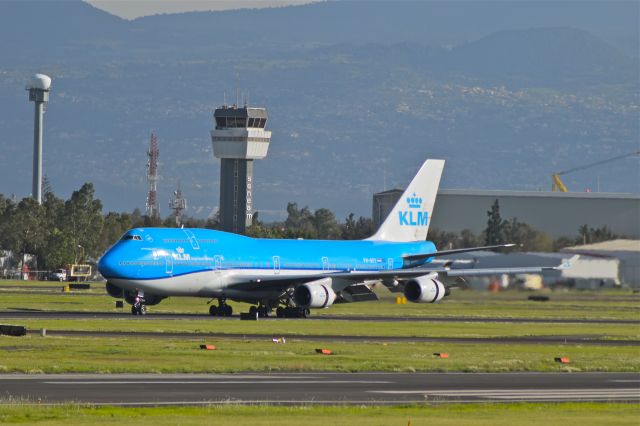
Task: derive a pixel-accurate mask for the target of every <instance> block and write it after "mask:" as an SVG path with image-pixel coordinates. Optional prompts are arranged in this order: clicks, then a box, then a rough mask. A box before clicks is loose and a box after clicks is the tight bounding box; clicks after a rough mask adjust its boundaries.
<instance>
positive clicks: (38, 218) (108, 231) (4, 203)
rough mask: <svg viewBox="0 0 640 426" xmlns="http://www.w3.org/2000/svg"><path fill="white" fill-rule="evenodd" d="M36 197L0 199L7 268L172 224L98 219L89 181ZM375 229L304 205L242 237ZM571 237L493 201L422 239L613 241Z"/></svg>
mask: <svg viewBox="0 0 640 426" xmlns="http://www.w3.org/2000/svg"><path fill="white" fill-rule="evenodd" d="M43 192H44V196H43V202H42V204H38V203H37V202H36V201H35V200H34V199H32V198H30V197H28V198H24V199H22V200H20V201H14V200H12V199H10V198H6V197H5V196H4V195H2V194H0V251H2V250H4V251H9V252H11V253H13V257H12V258H11V259H10V262H9V263H10V266H14V267H17V266H21V265H22V262H23V261H24V259H25V254H31V255H34V257H35V261H34V262H33V264H31V265H30V267H31V269H34V268H37V269H40V270H52V269H56V268H60V267H64V266H65V265H69V264H73V263H82V262H86V261H91V260H95V259H98V258H99V257H100V255H101V254H102V253H103V252H104V251H105V250H106V249H107V248H109V247H110V246H111V245H112V244H113V243H115V242H116V241H117V240H118V239H119V238H120V237H121V236H122V234H124V233H125V232H126V231H127V230H129V229H131V228H136V227H155V226H163V227H176V226H178V225H177V224H176V221H175V216H173V215H169V216H167V217H166V218H164V220H157V221H153V220H152V219H151V218H149V217H148V216H146V215H144V214H142V212H141V211H140V210H139V209H135V210H134V211H133V212H131V213H116V212H108V213H106V214H104V213H103V212H102V208H103V206H102V202H101V201H100V200H99V199H96V198H95V190H94V187H93V184H91V183H85V184H84V185H82V187H81V188H80V189H78V190H77V191H74V192H73V193H72V194H71V197H70V198H69V199H68V200H63V199H61V198H59V197H57V196H56V195H55V194H54V193H53V191H51V189H50V187H49V185H47V184H46V183H45V185H44V191H43ZM182 225H183V226H184V227H188V228H208V229H219V228H220V223H219V219H218V216H217V215H216V216H214V217H212V218H209V219H198V218H192V217H183V220H182ZM374 231H375V229H374V225H373V221H372V220H371V219H370V218H365V217H362V216H360V217H358V218H356V217H355V215H354V214H353V213H351V214H349V215H348V216H347V217H346V218H345V220H344V221H343V222H341V221H339V220H338V219H337V218H336V216H335V214H334V213H333V212H332V211H330V210H328V209H326V208H319V209H317V210H315V211H313V210H311V209H310V208H309V207H306V206H305V207H302V208H300V207H299V206H298V204H297V203H288V204H287V218H286V219H285V220H284V221H276V222H270V223H264V222H262V221H261V220H260V218H259V213H258V212H256V213H255V214H254V217H253V223H252V225H251V226H250V227H248V229H247V235H249V236H251V237H256V238H292V239H297V238H303V239H333V240H338V239H342V240H356V239H363V238H367V237H369V236H371V235H373V233H374ZM578 234H579V235H578V236H577V237H575V238H569V237H561V238H557V239H555V240H554V239H552V238H550V237H549V236H548V235H546V234H545V233H543V232H541V231H538V230H536V229H534V228H533V227H531V226H530V225H528V224H526V223H523V222H520V221H518V220H517V219H516V218H510V219H503V218H502V217H501V215H500V206H499V203H498V200H496V201H495V202H494V204H493V205H492V207H491V209H490V210H489V211H488V212H487V227H486V228H485V230H484V231H483V232H481V233H480V234H475V233H473V232H472V231H470V230H463V231H461V232H459V233H456V232H445V231H440V230H438V229H430V230H429V235H428V239H430V240H431V241H433V242H434V243H435V245H436V247H438V248H439V249H449V248H462V247H475V246H482V245H495V244H503V243H516V244H518V247H517V248H516V249H517V250H523V251H555V250H558V249H560V248H562V247H567V246H571V245H578V244H585V243H594V242H599V241H605V240H610V239H614V238H617V237H618V236H617V235H615V234H614V233H613V232H611V230H609V229H608V228H607V227H606V226H605V227H602V228H590V227H589V226H587V225H583V226H581V227H580V228H579V230H578ZM0 255H1V253H0ZM6 266H7V265H5V267H6Z"/></svg>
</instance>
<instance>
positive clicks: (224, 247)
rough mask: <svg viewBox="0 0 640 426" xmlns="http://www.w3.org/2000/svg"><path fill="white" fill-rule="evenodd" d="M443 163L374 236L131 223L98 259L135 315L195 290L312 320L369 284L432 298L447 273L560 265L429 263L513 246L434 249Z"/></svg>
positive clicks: (364, 295) (225, 312)
mask: <svg viewBox="0 0 640 426" xmlns="http://www.w3.org/2000/svg"><path fill="white" fill-rule="evenodd" d="M443 169H444V160H433V159H428V160H426V161H425V162H424V163H423V164H422V167H421V168H420V170H419V171H418V172H417V174H416V175H415V177H414V178H413V180H412V181H411V183H410V184H409V186H407V189H406V190H405V192H404V193H403V195H402V197H401V198H400V199H399V200H398V202H397V203H396V205H395V206H394V207H393V210H392V211H391V213H390V214H389V216H388V217H387V218H386V219H385V221H384V222H383V223H382V225H381V226H380V228H379V229H378V230H377V231H376V233H375V234H374V235H372V236H371V237H369V238H367V239H365V240H353V241H347V240H338V241H336V240H301V239H298V240H286V239H262V238H251V237H247V236H244V235H237V234H232V233H227V232H222V231H217V230H210V229H196V228H189V229H187V228H135V229H131V230H129V231H127V232H126V233H125V234H124V235H123V236H122V238H121V239H120V240H119V241H118V242H116V243H115V244H114V245H113V246H112V247H111V248H109V249H108V250H107V251H106V252H105V253H104V255H103V256H102V257H101V258H100V260H99V262H98V270H99V271H100V273H101V274H102V276H103V277H104V278H105V279H106V280H107V284H106V290H107V292H108V293H109V295H111V296H112V297H115V298H124V299H125V301H126V302H127V303H129V304H131V305H132V306H131V313H132V314H133V315H144V314H145V313H146V310H147V308H146V307H147V305H155V304H157V303H159V302H160V301H162V300H163V299H165V298H167V297H170V296H198V297H204V298H208V299H210V300H209V303H211V302H212V301H213V300H214V299H217V301H218V304H217V305H215V304H212V305H211V306H210V308H209V314H210V315H213V316H216V315H217V316H231V315H232V313H233V310H232V308H231V306H230V305H228V304H227V303H226V301H227V300H233V301H236V302H244V303H248V304H250V305H251V307H250V308H249V312H248V313H246V314H244V315H250V316H251V317H255V318H256V319H257V318H258V317H266V316H269V315H270V314H271V313H272V312H273V310H274V309H275V311H276V315H277V316H278V317H307V316H309V315H310V309H321V308H327V307H329V306H331V305H332V304H333V303H336V302H357V301H362V300H376V299H377V296H375V293H374V292H373V291H371V284H373V283H375V282H382V283H383V284H384V285H385V286H387V287H388V288H389V289H390V290H392V291H402V292H404V295H405V297H406V298H407V300H408V301H411V302H415V303H436V302H439V301H441V300H442V299H443V298H444V297H446V296H449V294H450V289H451V288H452V287H454V286H455V285H446V284H444V283H443V281H445V280H444V279H443V278H441V277H463V276H467V275H496V274H505V273H507V274H517V273H540V272H542V271H543V270H545V269H564V268H567V267H569V266H570V265H567V264H565V265H560V266H558V267H524V268H497V269H452V268H451V267H450V266H451V262H450V261H448V262H446V263H444V264H442V263H438V264H436V262H432V261H433V260H434V259H436V258H438V257H441V256H447V255H452V254H456V253H464V252H471V251H477V250H490V249H496V248H502V247H511V246H513V245H514V244H499V245H493V246H484V247H472V248H463V249H454V250H440V251H438V250H437V249H436V247H435V245H434V244H433V242H431V241H426V236H427V231H428V230H429V224H430V222H431V213H432V212H433V206H434V203H435V199H436V194H437V191H438V186H439V184H440V177H441V175H442V171H443Z"/></svg>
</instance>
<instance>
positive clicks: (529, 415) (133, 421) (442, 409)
mask: <svg viewBox="0 0 640 426" xmlns="http://www.w3.org/2000/svg"><path fill="white" fill-rule="evenodd" d="M638 418H640V406H638V405H637V404H598V403H558V404H548V403H545V404H525V403H513V404H464V405H462V404H451V405H436V406H434V405H418V406H400V407H344V406H337V407H336V406H331V407H321V406H301V407H267V406H234V405H231V406H220V405H212V406H205V407H154V408H119V407H91V406H82V405H60V406H53V407H48V406H47V407H37V406H25V405H22V404H16V405H8V406H0V423H3V424H38V425H51V426H54V425H67V424H69V423H77V424H99V425H118V426H124V425H136V426H139V425H153V426H161V425H176V424H180V425H190V424H223V425H226V424H229V425H235V426H242V425H251V426H253V425H278V426H281V425H282V426H286V425H309V426H313V425H322V426H324V425H327V424H336V425H345V424H348V425H350V426H358V425H368V426H369V425H373V426H376V425H384V426H387V425H403V426H404V425H412V426H417V425H433V424H437V425H444V426H447V425H456V426H458V425H491V426H503V425H505V426H506V425H509V426H510V425H514V424H517V425H524V426H527V425H532V426H533V425H539V424H541V422H544V424H545V425H546V426H554V425H559V426H566V425H573V424H579V425H581V426H589V425H598V426H599V425H605V424H615V425H634V426H637V424H638Z"/></svg>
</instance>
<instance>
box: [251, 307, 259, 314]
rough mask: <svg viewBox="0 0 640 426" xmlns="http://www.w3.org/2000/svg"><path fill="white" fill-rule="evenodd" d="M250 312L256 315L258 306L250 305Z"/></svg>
mask: <svg viewBox="0 0 640 426" xmlns="http://www.w3.org/2000/svg"><path fill="white" fill-rule="evenodd" d="M249 313H250V314H251V315H255V314H257V313H258V308H257V307H255V306H252V307H250V308H249Z"/></svg>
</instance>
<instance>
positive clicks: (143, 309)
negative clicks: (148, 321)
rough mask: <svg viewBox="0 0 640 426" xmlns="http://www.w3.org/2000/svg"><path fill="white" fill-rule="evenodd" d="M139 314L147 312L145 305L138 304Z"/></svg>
mask: <svg viewBox="0 0 640 426" xmlns="http://www.w3.org/2000/svg"><path fill="white" fill-rule="evenodd" d="M138 314H139V315H146V314H147V305H140V312H138Z"/></svg>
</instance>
